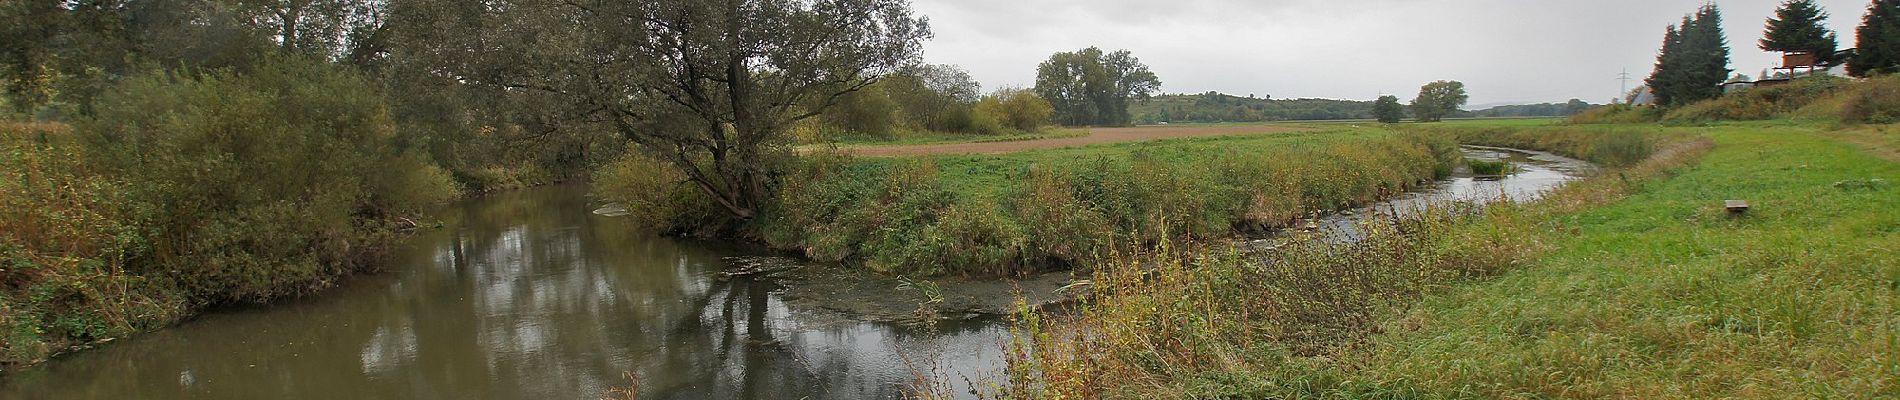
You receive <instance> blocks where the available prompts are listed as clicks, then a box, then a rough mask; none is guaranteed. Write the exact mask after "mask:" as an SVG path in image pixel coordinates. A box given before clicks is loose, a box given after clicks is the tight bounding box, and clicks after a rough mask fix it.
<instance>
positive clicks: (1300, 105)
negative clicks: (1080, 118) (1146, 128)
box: [1128, 92, 1372, 124]
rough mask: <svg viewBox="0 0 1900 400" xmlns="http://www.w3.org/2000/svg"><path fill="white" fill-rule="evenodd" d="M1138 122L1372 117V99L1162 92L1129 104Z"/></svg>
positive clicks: (1264, 120)
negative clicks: (1145, 99) (1142, 100)
mask: <svg viewBox="0 0 1900 400" xmlns="http://www.w3.org/2000/svg"><path fill="white" fill-rule="evenodd" d="M1128 109H1129V113H1130V114H1133V115H1135V116H1136V118H1135V120H1136V121H1137V122H1138V123H1141V124H1157V123H1162V122H1168V123H1183V122H1193V123H1209V122H1270V121H1317V120H1339V119H1369V118H1372V102H1370V101H1355V100H1332V99H1274V98H1272V97H1271V96H1267V97H1254V96H1251V95H1249V96H1247V97H1241V96H1235V95H1229V94H1224V93H1220V92H1207V93H1201V94H1164V95H1160V96H1155V97H1154V98H1153V99H1150V100H1148V101H1144V102H1135V103H1134V104H1130V105H1129V106H1128Z"/></svg>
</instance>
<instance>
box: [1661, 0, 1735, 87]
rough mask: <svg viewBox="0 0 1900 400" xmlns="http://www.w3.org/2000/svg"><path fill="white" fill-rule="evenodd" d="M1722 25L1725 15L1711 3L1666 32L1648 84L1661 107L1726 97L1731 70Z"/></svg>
mask: <svg viewBox="0 0 1900 400" xmlns="http://www.w3.org/2000/svg"><path fill="white" fill-rule="evenodd" d="M1721 25H1722V12H1721V10H1720V9H1718V8H1716V6H1715V4H1713V3H1711V4H1707V5H1704V6H1702V8H1701V9H1699V10H1696V13H1695V14H1691V15H1687V16H1683V17H1682V23H1681V24H1679V25H1670V26H1669V28H1668V30H1666V31H1665V32H1664V34H1663V45H1662V52H1661V53H1660V54H1658V55H1657V56H1656V70H1655V71H1653V72H1651V73H1650V75H1649V78H1648V79H1645V80H1644V83H1645V84H1646V85H1648V86H1649V88H1650V91H1651V92H1652V93H1654V94H1655V95H1656V103H1657V104H1661V105H1663V106H1664V107H1675V106H1681V105H1684V104H1688V103H1693V102H1696V101H1700V100H1706V99H1712V98H1715V97H1718V96H1721V95H1722V86H1721V85H1722V81H1723V80H1726V79H1728V77H1729V75H1728V74H1729V72H1730V70H1729V68H1728V61H1729V49H1728V39H1727V38H1725V37H1724V36H1723V34H1722V26H1721Z"/></svg>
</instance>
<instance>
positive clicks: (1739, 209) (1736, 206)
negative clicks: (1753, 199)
mask: <svg viewBox="0 0 1900 400" xmlns="http://www.w3.org/2000/svg"><path fill="white" fill-rule="evenodd" d="M1722 208H1723V209H1726V210H1728V213H1729V215H1742V214H1747V213H1748V201H1747V200H1728V201H1723V202H1722Z"/></svg>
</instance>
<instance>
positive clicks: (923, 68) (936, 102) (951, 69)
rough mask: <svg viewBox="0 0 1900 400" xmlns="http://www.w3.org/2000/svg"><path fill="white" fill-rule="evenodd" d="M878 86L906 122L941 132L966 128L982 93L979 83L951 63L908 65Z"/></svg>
mask: <svg viewBox="0 0 1900 400" xmlns="http://www.w3.org/2000/svg"><path fill="white" fill-rule="evenodd" d="M878 86H881V87H882V88H883V91H884V93H885V94H887V95H889V96H890V100H891V101H893V102H895V103H896V106H897V108H898V111H899V114H901V115H902V119H903V120H904V121H903V123H904V124H905V125H907V126H910V127H912V128H920V129H924V130H931V131H941V132H956V131H967V130H968V129H969V128H970V122H971V121H970V118H971V115H970V113H971V112H972V107H975V106H976V102H977V100H980V98H981V96H982V92H981V90H982V85H980V84H978V83H977V82H976V79H974V78H971V77H970V73H969V72H965V71H964V70H963V69H962V68H957V67H956V66H954V65H916V66H912V67H907V68H904V69H901V70H898V71H897V73H895V74H891V76H888V77H885V79H884V80H883V81H882V82H879V83H878Z"/></svg>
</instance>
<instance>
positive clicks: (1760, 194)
mask: <svg viewBox="0 0 1900 400" xmlns="http://www.w3.org/2000/svg"><path fill="white" fill-rule="evenodd" d="M1889 128H1890V127H1886V126H1870V127H1859V128H1832V127H1829V126H1826V125H1821V124H1801V123H1792V124H1791V123H1785V122H1765V123H1731V124H1722V125H1718V126H1715V127H1706V128H1661V127H1656V126H1654V125H1606V126H1591V127H1484V126H1456V127H1446V128H1438V129H1433V130H1431V131H1432V132H1438V133H1443V134H1455V135H1459V136H1461V138H1462V139H1463V140H1465V141H1467V142H1485V143H1488V144H1499V145H1515V146H1520V147H1533V148H1540V147H1541V148H1542V149H1545V150H1553V151H1557V152H1560V153H1567V154H1575V155H1580V156H1584V157H1586V158H1591V159H1593V160H1599V161H1611V159H1610V158H1604V157H1601V156H1592V154H1594V152H1593V151H1591V149H1592V148H1627V147H1630V146H1629V145H1628V144H1627V143H1624V144H1615V143H1616V142H1618V141H1626V140H1627V139H1626V138H1619V137H1618V136H1620V135H1630V134H1636V135H1641V136H1640V137H1643V138H1650V139H1651V140H1650V141H1648V143H1649V144H1652V145H1654V146H1655V148H1656V149H1658V150H1659V151H1656V152H1655V153H1654V154H1653V156H1652V155H1645V157H1643V158H1641V160H1643V161H1641V162H1635V163H1630V164H1628V166H1627V167H1624V168H1619V169H1614V170H1612V171H1610V172H1609V173H1607V174H1605V175H1604V176H1601V177H1598V178H1594V179H1590V180H1587V181H1584V182H1581V183H1578V184H1573V185H1571V186H1568V187H1566V188H1565V189H1563V190H1561V191H1559V192H1557V193H1554V194H1552V195H1551V196H1550V197H1548V198H1546V199H1544V200H1542V201H1539V202H1536V203H1534V204H1529V205H1525V206H1519V207H1495V208H1491V209H1488V210H1485V211H1484V212H1483V213H1482V214H1481V215H1480V216H1478V217H1476V219H1467V218H1466V217H1443V216H1441V217H1438V218H1426V219H1420V220H1415V221H1408V222H1405V223H1402V224H1399V225H1398V226H1399V227H1400V229H1399V230H1402V231H1404V232H1406V233H1407V234H1403V235H1401V234H1396V233H1388V234H1375V235H1374V236H1373V239H1371V240H1368V241H1367V242H1365V243H1363V244H1356V245H1343V247H1341V246H1342V245H1326V244H1303V245H1296V246H1294V247H1293V248H1291V249H1289V250H1287V251H1284V252H1282V253H1280V254H1278V255H1275V256H1272V258H1271V259H1270V260H1267V261H1268V262H1269V264H1270V265H1273V266H1274V267H1272V268H1260V267H1259V265H1261V264H1260V263H1256V262H1246V261H1245V260H1234V259H1233V257H1215V258H1211V259H1206V260H1202V261H1183V260H1182V259H1181V258H1178V257H1176V258H1169V257H1161V258H1160V259H1159V261H1160V262H1159V263H1158V264H1159V265H1161V266H1162V267H1161V268H1162V269H1161V271H1163V272H1162V273H1161V274H1160V276H1159V277H1154V278H1150V279H1146V280H1139V281H1138V280H1134V279H1129V278H1127V276H1128V274H1132V273H1133V272H1130V271H1132V267H1128V266H1126V265H1127V264H1132V263H1130V262H1124V263H1113V264H1110V265H1109V266H1107V267H1104V268H1102V269H1101V270H1102V272H1098V273H1097V274H1096V284H1097V286H1098V288H1097V290H1096V293H1097V294H1098V297H1097V299H1096V300H1094V301H1093V302H1091V303H1089V306H1088V308H1087V309H1086V310H1085V311H1084V312H1083V313H1082V314H1081V315H1082V317H1080V320H1079V321H1078V322H1076V323H1075V324H1074V325H1070V326H1069V328H1064V329H1070V328H1073V329H1080V330H1086V331H1088V332H1090V334H1088V335H1079V336H1078V335H1072V334H1069V332H1071V331H1066V330H1058V329H1055V328H1053V327H1055V326H1063V325H1061V324H1057V325H1043V324H1034V323H1031V324H1026V325H1025V326H1024V327H1025V329H1024V330H1023V331H1022V332H1023V335H1024V340H1032V341H1034V343H1035V345H1034V346H1027V347H1023V348H1034V349H1035V351H1033V352H1028V353H1019V354H1018V355H1017V356H1016V357H1015V359H1014V360H1013V361H1012V365H1011V371H1012V378H1013V379H1014V380H1013V381H1012V382H1014V384H1013V385H1012V386H1011V387H1012V389H1013V392H1012V393H1011V394H1012V395H1015V396H1016V397H1022V398H1045V397H1094V396H1107V397H1117V396H1121V397H1255V398H1313V397H1326V398H1367V397H1372V398H1444V397H1452V398H1458V397H1559V398H1598V397H1619V398H1629V397H1635V398H1659V397H1660V398H1709V397H1745V398H1813V397H1863V396H1870V395H1876V394H1879V393H1894V392H1896V390H1900V380H1896V379H1895V378H1894V377H1895V376H1900V358H1897V357H1896V356H1895V354H1896V349H1900V301H1896V299H1897V298H1900V246H1897V245H1896V243H1900V211H1896V210H1900V196H1895V191H1896V190H1900V187H1895V186H1894V185H1893V184H1892V182H1895V181H1896V180H1900V163H1896V162H1897V161H1900V158H1896V157H1894V154H1896V153H1894V148H1893V147H1891V146H1892V145H1893V144H1894V143H1896V141H1895V139H1894V136H1895V135H1894V134H1891V133H1886V130H1888V129H1889ZM1564 137H1570V138H1576V139H1579V140H1560V139H1559V138H1564ZM1695 137H1706V138H1709V139H1695ZM1658 138H1660V139H1662V140H1660V141H1656V139H1658ZM1532 139H1535V140H1532ZM1711 140H1712V143H1713V146H1710V145H1709V143H1710V141H1711ZM1539 142H1542V143H1544V144H1543V145H1541V146H1539V145H1536V144H1537V143H1539ZM1870 146H1881V147H1870ZM1612 153H1622V152H1620V151H1619V152H1612ZM1698 160H1699V162H1698ZM1612 164H1614V163H1612ZM1726 199H1746V200H1750V201H1751V203H1753V205H1754V206H1755V209H1754V210H1753V211H1751V213H1750V214H1749V215H1748V216H1746V217H1740V218H1733V217H1729V216H1727V215H1725V213H1724V211H1722V210H1721V208H1720V205H1721V202H1722V200H1726ZM1390 231H1391V230H1388V232H1390ZM1188 265H1194V266H1197V267H1196V268H1188V267H1186V266H1188ZM1118 274H1119V275H1118ZM1034 320H1035V319H1033V318H1032V319H1030V320H1029V321H1034Z"/></svg>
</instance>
